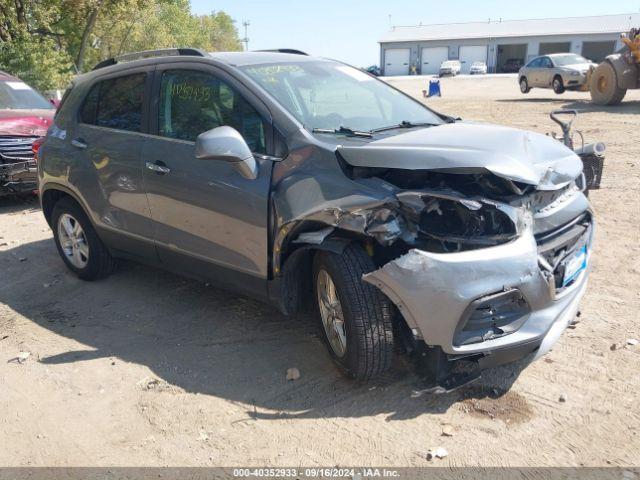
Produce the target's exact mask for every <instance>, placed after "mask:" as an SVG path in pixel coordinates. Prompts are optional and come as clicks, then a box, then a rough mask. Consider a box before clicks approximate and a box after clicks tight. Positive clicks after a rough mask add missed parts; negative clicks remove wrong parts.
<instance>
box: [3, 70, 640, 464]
mask: <svg viewBox="0 0 640 480" xmlns="http://www.w3.org/2000/svg"><path fill="white" fill-rule="evenodd" d="M424 80H425V79H423V78H419V77H415V78H409V79H406V78H401V79H391V80H388V81H390V82H391V83H393V84H395V85H397V86H399V87H400V88H402V89H404V90H406V91H407V92H409V93H410V94H412V95H415V96H416V97H418V98H421V97H422V94H421V91H422V90H423V89H424V88H425V81H424ZM517 88H518V86H517V84H516V82H515V80H513V79H510V78H490V77H487V78H479V79H478V80H476V79H475V78H473V79H470V78H463V77H458V78H454V79H443V80H442V90H443V97H442V98H435V99H427V100H426V102H427V104H428V105H430V106H432V107H433V108H435V109H438V110H441V111H443V112H445V113H447V114H451V115H454V116H461V117H463V118H464V119H469V120H478V121H488V122H493V123H503V124H509V125H513V126H516V127H520V128H528V129H533V130H536V131H539V132H548V131H552V130H555V128H554V127H555V125H554V124H552V122H551V121H550V120H549V118H548V113H549V111H550V110H552V109H556V108H577V109H579V110H580V111H581V112H582V113H581V115H580V118H579V120H578V123H577V128H578V129H581V130H582V131H583V132H584V135H585V137H586V139H587V140H588V141H596V140H600V141H604V142H605V143H607V146H608V154H607V160H606V164H605V172H604V182H603V188H602V189H601V190H598V191H595V192H592V194H591V198H592V201H593V204H594V208H595V210H596V212H597V214H598V228H597V235H596V246H595V254H594V260H593V270H594V271H593V275H592V277H591V284H590V286H589V290H588V292H587V295H586V297H585V299H584V301H583V303H582V315H581V317H580V318H579V320H580V322H579V323H578V324H577V325H576V326H575V328H574V329H569V330H567V331H566V332H565V334H564V335H563V337H562V338H561V340H560V342H559V343H558V344H557V345H556V346H555V347H554V349H553V351H552V352H551V353H550V354H549V355H547V356H546V357H545V358H544V359H542V360H540V361H538V362H536V363H535V364H533V365H530V366H529V367H527V368H526V369H524V370H522V366H521V365H515V366H509V367H503V368H500V369H496V370H493V371H489V372H488V373H487V374H486V375H485V377H484V378H483V379H482V380H481V382H480V383H478V384H476V385H474V386H473V387H470V388H468V389H466V390H462V391H458V392H456V393H453V394H449V395H442V396H431V395H421V394H420V393H419V392H417V391H418V390H419V389H420V380H419V378H418V377H416V375H415V374H414V373H413V372H412V370H411V367H410V366H408V365H406V364H405V363H404V362H403V361H401V360H398V361H397V363H396V365H395V366H394V369H393V371H392V372H391V373H390V374H389V375H388V376H387V377H386V378H384V379H382V380H379V381H377V382H374V383H369V384H359V383H354V382H350V381H348V380H345V379H343V378H342V377H341V376H340V374H339V373H338V372H337V371H336V369H335V368H334V367H333V366H332V364H331V362H330V359H329V356H328V354H327V353H326V350H325V348H324V346H323V345H322V343H321V341H320V337H319V336H318V335H317V329H316V328H317V327H316V324H315V323H314V321H315V320H314V319H313V318H312V317H304V318H297V319H288V318H285V317H283V316H281V315H280V314H279V313H277V312H276V311H275V310H274V309H272V308H270V307H267V306H264V305H261V304H259V303H257V302H254V301H251V300H247V299H244V298H240V297H237V296H235V295H230V294H228V293H225V292H223V291H220V290H216V289H213V288H212V287H209V286H207V285H204V284H202V283H198V282H195V281H192V280H186V279H183V278H181V277H177V276H175V275H172V274H169V273H165V272H161V271H158V270H154V269H150V268H147V267H142V266H136V265H132V264H123V265H121V267H120V269H119V270H118V272H117V273H116V274H115V275H113V276H111V277H109V278H108V279H106V280H103V281H99V282H94V283H86V282H82V281H80V280H78V279H76V278H75V277H73V276H72V275H70V274H69V273H68V272H67V271H66V270H65V268H64V266H63V264H62V261H61V260H60V259H59V258H58V255H57V252H56V250H55V247H54V243H53V240H52V237H51V233H50V231H49V229H48V227H47V225H46V223H45V221H44V218H43V217H42V214H41V212H40V211H39V209H38V205H37V202H35V201H33V200H32V201H18V200H10V199H0V237H1V238H0V411H2V412H3V413H2V416H1V417H0V445H2V448H0V464H1V465H13V466H17V465H31V466H38V465H48V466H73V465H85V466H86V465H102V466H106V465H149V466H151V465H157V466H161V465H183V466H186V465H193V466H198V465H226V466H234V465H256V466H259V465H267V464H268V465H282V466H292V465H308V466H314V465H321V466H330V465H363V464H364V465H389V466H412V465H420V466H422V465H434V464H437V465H440V466H449V465H455V466H464V465H474V466H475V465H486V466H495V465H518V466H530V465H531V466H544V465H570V466H577V465H634V464H636V465H637V463H638V459H639V458H640V441H639V436H640V433H639V432H640V411H639V410H638V408H637V399H638V389H639V387H640V370H639V369H638V364H639V360H640V346H638V345H635V346H634V345H630V344H627V342H626V340H627V339H634V338H635V339H638V338H640V326H639V325H638V314H637V312H638V308H639V307H640V291H639V289H638V285H639V284H640V263H639V262H638V258H640V241H639V240H640V207H639V200H640V143H639V142H638V134H639V133H640V91H636V92H630V94H629V96H628V98H627V100H626V101H625V103H624V104H623V105H621V106H618V107H598V106H594V105H591V104H590V103H588V102H587V101H586V100H587V98H588V95H587V94H581V93H571V92H569V93H566V94H564V95H562V96H557V95H555V94H553V93H552V92H551V91H543V90H533V91H532V92H531V93H530V94H528V95H521V94H520V93H519V91H518V90H517ZM614 345H615V348H614V347H613V346H614ZM27 354H28V355H27ZM291 367H295V368H298V369H299V371H300V373H301V378H300V379H298V380H296V381H287V380H286V378H285V375H286V371H287V369H288V368H291ZM561 396H562V397H563V399H564V400H565V401H564V402H561V401H560V397H561ZM443 428H445V429H447V431H448V432H449V433H451V432H455V433H454V435H453V436H442V431H443ZM432 447H444V448H446V449H447V451H448V452H449V455H448V456H447V457H446V458H444V459H441V460H439V459H436V460H434V461H431V462H429V461H427V460H426V452H427V450H428V449H429V448H432Z"/></svg>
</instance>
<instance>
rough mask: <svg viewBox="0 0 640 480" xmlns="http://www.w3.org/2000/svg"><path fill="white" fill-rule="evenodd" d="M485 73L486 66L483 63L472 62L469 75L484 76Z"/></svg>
mask: <svg viewBox="0 0 640 480" xmlns="http://www.w3.org/2000/svg"><path fill="white" fill-rule="evenodd" d="M486 73H487V64H486V63H484V62H473V64H472V65H471V69H469V75H484V74H486Z"/></svg>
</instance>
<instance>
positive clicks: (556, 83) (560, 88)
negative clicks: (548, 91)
mask: <svg viewBox="0 0 640 480" xmlns="http://www.w3.org/2000/svg"><path fill="white" fill-rule="evenodd" d="M551 86H552V87H553V91H554V92H555V93H556V94H557V95H560V94H561V93H564V83H562V78H560V77H555V78H554V79H553V82H551Z"/></svg>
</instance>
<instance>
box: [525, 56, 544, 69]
mask: <svg viewBox="0 0 640 480" xmlns="http://www.w3.org/2000/svg"><path fill="white" fill-rule="evenodd" d="M541 63H542V58H534V59H533V60H531V61H530V62H529V64H528V65H527V67H529V68H540V66H541Z"/></svg>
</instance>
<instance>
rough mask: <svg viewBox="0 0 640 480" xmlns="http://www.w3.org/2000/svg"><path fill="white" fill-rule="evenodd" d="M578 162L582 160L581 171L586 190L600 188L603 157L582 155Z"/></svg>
mask: <svg viewBox="0 0 640 480" xmlns="http://www.w3.org/2000/svg"><path fill="white" fill-rule="evenodd" d="M580 160H582V171H583V172H584V176H585V180H586V183H587V185H586V187H587V190H596V189H598V188H600V182H602V171H603V170H604V157H602V156H598V155H593V154H587V153H584V154H582V155H580Z"/></svg>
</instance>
